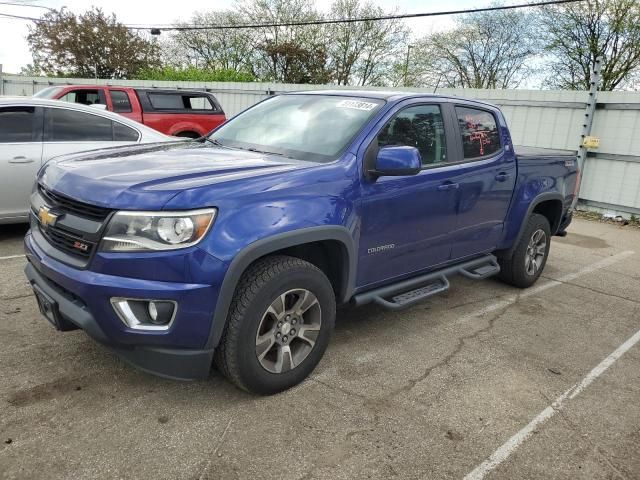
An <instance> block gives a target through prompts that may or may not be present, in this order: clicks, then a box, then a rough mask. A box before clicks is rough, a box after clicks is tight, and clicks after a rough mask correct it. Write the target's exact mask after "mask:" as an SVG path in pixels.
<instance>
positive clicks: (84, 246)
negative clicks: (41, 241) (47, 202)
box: [39, 226, 96, 258]
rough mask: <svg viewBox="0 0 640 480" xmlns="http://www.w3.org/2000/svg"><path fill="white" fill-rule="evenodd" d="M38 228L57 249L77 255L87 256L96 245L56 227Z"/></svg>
mask: <svg viewBox="0 0 640 480" xmlns="http://www.w3.org/2000/svg"><path fill="white" fill-rule="evenodd" d="M39 228H40V233H42V235H43V236H44V237H45V238H46V239H47V240H48V241H49V243H51V245H53V246H54V247H57V248H58V249H59V250H62V251H63V252H66V253H70V254H71V255H77V256H79V257H82V258H89V257H90V256H91V254H92V253H93V250H94V248H95V246H96V244H95V243H93V242H89V241H87V240H84V239H83V238H81V237H78V236H75V235H73V234H71V233H69V232H66V231H64V230H62V229H61V228H57V227H47V228H42V226H40V227H39Z"/></svg>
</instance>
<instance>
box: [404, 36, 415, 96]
mask: <svg viewBox="0 0 640 480" xmlns="http://www.w3.org/2000/svg"><path fill="white" fill-rule="evenodd" d="M412 48H413V45H407V59H406V60H405V62H404V82H403V84H404V86H405V87H406V86H407V77H408V75H409V53H410V52H411V49H412Z"/></svg>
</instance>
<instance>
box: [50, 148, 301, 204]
mask: <svg viewBox="0 0 640 480" xmlns="http://www.w3.org/2000/svg"><path fill="white" fill-rule="evenodd" d="M313 165H314V164H313V163H309V162H303V161H299V160H293V159H289V158H285V157H279V156H275V155H268V154H261V153H256V152H249V151H244V150H237V149H230V148H226V147H217V146H211V145H206V144H197V143H193V142H176V143H170V144H167V143H163V144H151V145H139V146H133V147H121V148H109V149H103V150H94V151H91V152H85V153H81V154H73V155H68V156H64V157H60V158H58V159H57V160H52V161H51V162H49V163H48V164H47V165H46V166H45V167H44V168H43V169H42V170H41V171H40V173H39V175H38V181H39V182H40V183H41V184H42V185H44V186H45V187H47V188H48V189H51V190H53V191H54V192H57V193H59V194H62V195H66V196H68V197H71V198H73V199H76V200H79V201H82V202H85V203H89V204H91V205H98V206H102V207H107V208H113V209H129V210H133V209H135V210H145V209H149V210H152V209H156V210H157V209H161V208H162V207H163V206H164V205H165V204H166V203H167V202H168V201H169V200H171V198H173V197H174V196H175V195H177V194H178V193H180V192H183V191H185V190H188V189H190V188H196V187H202V186H205V185H216V184H228V183H229V182H234V181H239V180H244V179H247V178H250V177H261V176H266V175H271V174H278V173H282V172H284V171H287V170H296V169H301V168H308V167H310V166H313Z"/></svg>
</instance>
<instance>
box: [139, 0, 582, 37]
mask: <svg viewBox="0 0 640 480" xmlns="http://www.w3.org/2000/svg"><path fill="white" fill-rule="evenodd" d="M584 1H585V0H550V1H545V2H538V3H521V4H518V5H502V6H494V7H482V8H470V9H466V10H448V11H443V12H427V13H405V14H398V15H381V16H377V17H363V18H342V19H325V20H308V21H300V22H278V23H240V24H234V25H206V26H205V25H192V26H170V27H165V28H162V30H164V31H185V30H236V29H241V28H268V27H297V26H305V25H330V24H337V23H357V22H377V21H383V20H399V19H408V18H424V17H439V16H444V15H461V14H465V13H480V12H494V11H498V10H515V9H518V8H530V7H542V6H545V5H561V4H564V3H577V2H584ZM130 28H137V29H139V30H148V29H151V28H158V27H157V26H155V27H151V26H147V27H141V26H137V27H130Z"/></svg>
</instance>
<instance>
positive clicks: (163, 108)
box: [34, 85, 226, 138]
mask: <svg viewBox="0 0 640 480" xmlns="http://www.w3.org/2000/svg"><path fill="white" fill-rule="evenodd" d="M34 97H38V98H51V99H58V100H64V101H67V102H72V103H82V104H84V105H94V104H101V105H106V108H107V110H111V111H112V112H116V113H119V114H120V115H124V116H125V117H128V118H130V119H132V120H135V121H137V122H140V123H143V124H145V125H147V126H148V127H151V128H153V129H155V130H158V131H159V132H162V133H164V134H166V135H174V136H177V137H189V138H198V137H201V136H203V135H205V134H207V133H209V132H210V131H211V130H213V129H214V128H215V127H217V126H218V125H220V124H221V123H223V122H224V121H225V120H226V117H225V115H224V112H223V111H222V107H221V106H220V104H219V103H218V101H217V100H216V98H215V97H214V96H213V95H212V94H210V93H208V92H200V91H189V90H160V89H155V88H154V89H143V88H131V87H120V86H102V85H67V86H52V87H48V88H45V89H44V90H41V91H39V92H38V93H36V94H35V95H34Z"/></svg>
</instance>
